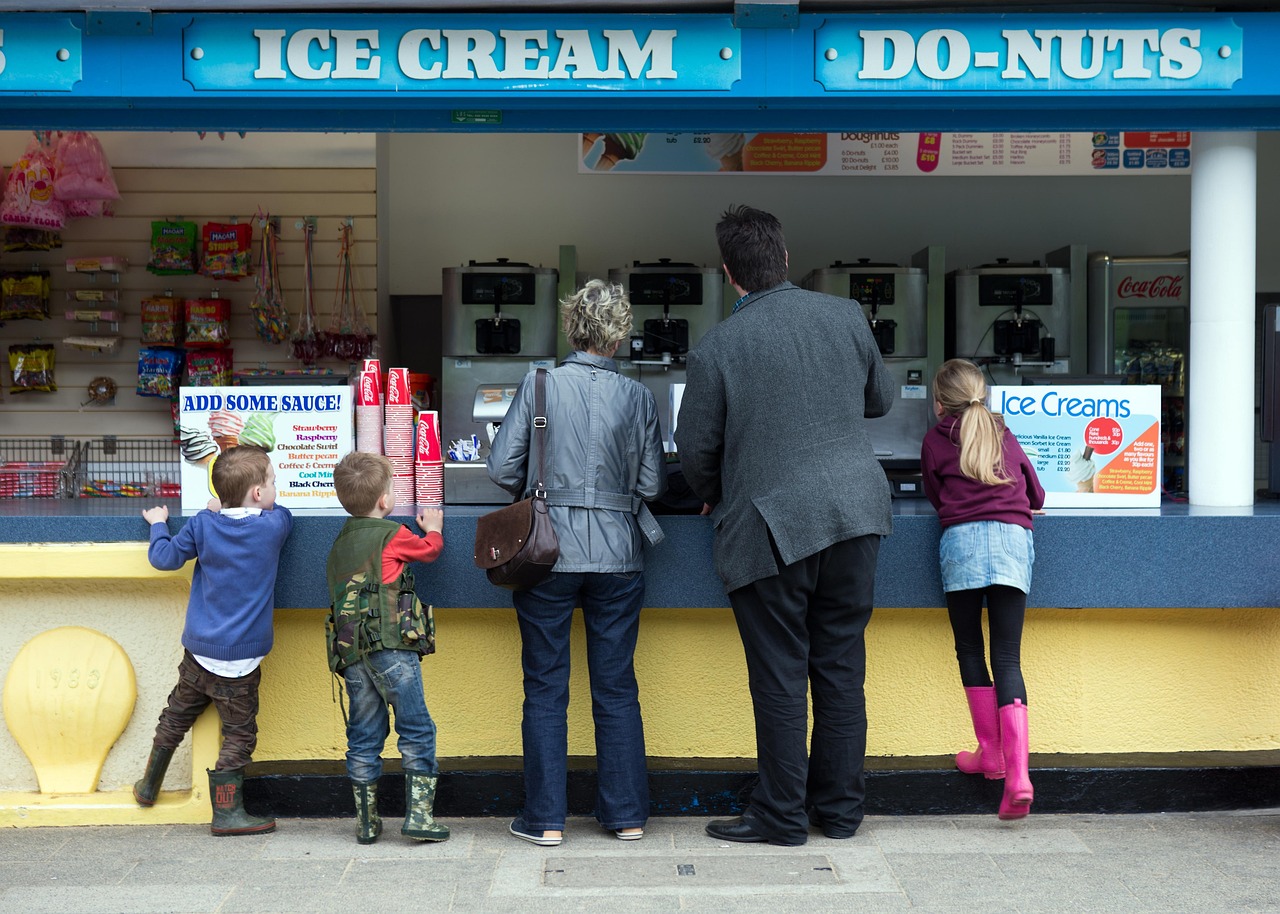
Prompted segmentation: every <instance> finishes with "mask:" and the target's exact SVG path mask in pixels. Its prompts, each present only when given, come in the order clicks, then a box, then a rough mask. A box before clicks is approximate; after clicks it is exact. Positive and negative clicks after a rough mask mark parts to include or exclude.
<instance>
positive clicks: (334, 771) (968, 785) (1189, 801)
mask: <svg viewBox="0 0 1280 914" xmlns="http://www.w3.org/2000/svg"><path fill="white" fill-rule="evenodd" d="M591 764H592V763H591V760H590V759H580V758H575V759H571V760H570V768H569V813H570V815H575V816H585V815H591V812H592V809H593V806H594V802H595V771H594V769H593V768H592V767H591ZM1031 765H1032V770H1031V777H1032V782H1033V784H1034V785H1035V791H1036V799H1035V805H1034V807H1033V809H1034V811H1035V812H1038V813H1155V812H1196V811H1209V810H1227V809H1270V808H1276V807H1280V751H1265V752H1238V753H1234V752H1233V753H1228V752H1203V753H1196V752H1188V753H1167V754H1165V753H1159V754H1156V753H1138V754H1133V755H1089V756H1083V755H1072V756H1062V755H1033V756H1032V757H1031ZM247 775H248V776H247V777H246V778H245V800H246V805H247V807H248V808H249V809H250V811H252V812H255V813H259V814H262V813H267V812H270V813H272V814H274V815H276V816H282V817H301V818H317V817H343V816H350V815H354V810H353V805H352V803H353V801H352V797H351V788H350V783H349V782H348V781H347V779H346V775H345V772H344V769H343V767H342V763H340V762H269V763H261V764H255V765H253V766H251V767H250V768H249V770H248V772H247ZM754 783H755V766H754V764H753V763H752V762H750V761H746V760H741V759H650V761H649V789H650V794H651V810H652V815H654V816H732V815H737V814H738V813H740V812H741V811H742V806H743V804H744V802H745V800H746V798H747V797H749V796H750V793H751V789H752V787H753V786H754ZM1001 783H1002V782H1000V781H987V780H985V779H983V778H981V777H979V776H977V775H972V776H971V775H964V774H961V773H960V772H958V771H956V769H955V768H954V767H953V765H952V760H951V758H950V757H945V758H942V757H938V758H913V759H892V758H885V759H871V760H869V761H868V766H867V814H868V815H877V816H907V815H970V814H979V815H981V814H985V813H991V814H993V815H994V814H995V811H996V808H997V806H998V805H999V803H1000V793H1001ZM379 793H380V796H379V801H378V805H379V809H380V810H381V812H382V814H383V815H385V816H392V817H395V816H403V815H404V777H403V775H402V774H401V772H400V770H399V766H398V764H395V763H390V762H389V763H388V764H387V770H386V773H384V774H383V777H382V780H381V790H380V792H379ZM523 794H524V786H523V781H522V775H521V769H520V760H519V759H518V758H484V759H459V760H450V761H447V762H446V763H444V764H443V765H442V771H441V775H440V786H439V789H438V793H437V802H436V813H437V815H440V816H444V817H467V816H514V815H515V814H516V813H518V812H519V811H520V806H521V802H522V797H523Z"/></svg>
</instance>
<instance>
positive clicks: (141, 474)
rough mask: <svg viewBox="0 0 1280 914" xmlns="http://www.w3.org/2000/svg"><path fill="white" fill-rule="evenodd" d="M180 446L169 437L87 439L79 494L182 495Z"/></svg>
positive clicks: (111, 496) (175, 496)
mask: <svg viewBox="0 0 1280 914" xmlns="http://www.w3.org/2000/svg"><path fill="white" fill-rule="evenodd" d="M180 470H181V465H180V460H179V451H178V446H177V445H176V444H175V443H174V442H173V441H172V440H170V439H167V438H117V437H116V436H115V435H105V436H103V437H102V438H97V439H93V440H90V441H88V442H86V448H85V451H84V459H83V461H82V464H81V471H80V474H79V475H78V477H77V479H76V494H77V495H79V496H80V497H81V498H178V497H180V496H181V494H182V484H181V482H180V478H181V472H180Z"/></svg>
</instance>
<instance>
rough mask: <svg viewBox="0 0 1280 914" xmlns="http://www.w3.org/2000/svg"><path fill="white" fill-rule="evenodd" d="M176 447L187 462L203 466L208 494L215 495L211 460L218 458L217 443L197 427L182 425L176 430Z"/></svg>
mask: <svg viewBox="0 0 1280 914" xmlns="http://www.w3.org/2000/svg"><path fill="white" fill-rule="evenodd" d="M178 448H179V450H180V451H181V452H182V459H183V460H185V461H186V462H187V463H190V464H192V465H194V466H198V467H204V470H205V478H206V480H207V481H208V485H209V494H210V495H217V494H218V493H216V492H215V491H214V490H213V462H214V461H215V460H217V459H218V445H217V444H215V443H214V440H213V437H212V436H211V435H209V433H207V432H204V431H201V430H200V429H198V428H191V427H190V426H186V425H184V426H182V427H181V428H180V429H179V430H178Z"/></svg>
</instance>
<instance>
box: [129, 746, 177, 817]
mask: <svg viewBox="0 0 1280 914" xmlns="http://www.w3.org/2000/svg"><path fill="white" fill-rule="evenodd" d="M172 758H173V750H172V749H161V748H160V747H159V746H152V747H151V756H150V757H149V758H148V759H147V771H146V773H145V774H143V776H142V779H141V780H138V781H134V782H133V799H134V800H135V801H136V802H137V804H138V805H139V806H155V805H156V797H157V796H159V795H160V785H161V784H162V783H164V773H165V772H166V771H168V770H169V760H170V759H172Z"/></svg>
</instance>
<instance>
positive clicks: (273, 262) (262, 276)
mask: <svg viewBox="0 0 1280 914" xmlns="http://www.w3.org/2000/svg"><path fill="white" fill-rule="evenodd" d="M258 224H259V225H260V226H261V227H262V232H261V238H260V241H259V245H258V272H257V273H256V274H254V295H253V301H251V302H250V303H249V310H250V311H251V312H252V313H253V328H254V330H255V331H257V334H258V339H260V340H262V341H263V342H264V343H275V344H278V343H283V342H284V341H285V340H287V339H289V312H288V310H287V309H286V308H285V305H284V287H283V286H282V285H281V284H280V254H279V251H278V247H277V245H278V243H279V238H280V225H279V220H278V219H272V218H271V214H270V213H264V212H263V211H262V210H261V209H259V210H258Z"/></svg>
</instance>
